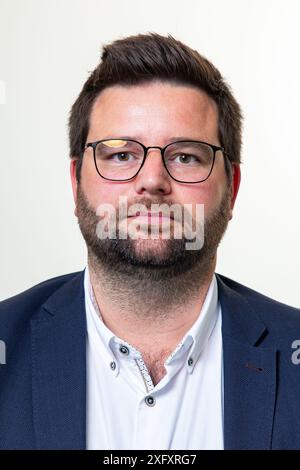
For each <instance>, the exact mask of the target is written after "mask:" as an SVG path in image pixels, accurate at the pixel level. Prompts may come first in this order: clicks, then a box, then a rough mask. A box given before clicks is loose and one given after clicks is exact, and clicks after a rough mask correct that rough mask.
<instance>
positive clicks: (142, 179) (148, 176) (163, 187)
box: [135, 147, 171, 195]
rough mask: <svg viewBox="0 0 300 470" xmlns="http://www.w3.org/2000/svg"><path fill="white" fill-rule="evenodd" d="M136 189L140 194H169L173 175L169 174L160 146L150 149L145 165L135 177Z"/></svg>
mask: <svg viewBox="0 0 300 470" xmlns="http://www.w3.org/2000/svg"><path fill="white" fill-rule="evenodd" d="M135 190H136V192H137V193H138V194H147V193H148V194H152V195H153V194H169V193H170V192H171V177H170V175H169V174H168V172H167V170H166V168H165V166H164V163H163V159H162V155H161V151H160V150H159V149H158V148H155V147H151V148H149V149H148V152H147V155H146V159H145V162H144V165H143V166H142V168H141V169H140V171H139V173H138V175H137V176H136V178H135Z"/></svg>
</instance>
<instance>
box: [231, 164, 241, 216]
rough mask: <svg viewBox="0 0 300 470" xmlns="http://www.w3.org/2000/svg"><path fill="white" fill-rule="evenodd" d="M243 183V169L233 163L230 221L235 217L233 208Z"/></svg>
mask: <svg viewBox="0 0 300 470" xmlns="http://www.w3.org/2000/svg"><path fill="white" fill-rule="evenodd" d="M240 182H241V168H240V165H239V164H237V163H232V182H231V202H230V220H231V219H232V217H233V208H234V204H235V201H236V197H237V195H238V192H239V187H240Z"/></svg>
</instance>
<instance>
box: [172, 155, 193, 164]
mask: <svg viewBox="0 0 300 470" xmlns="http://www.w3.org/2000/svg"><path fill="white" fill-rule="evenodd" d="M172 161H173V162H175V163H182V164H183V165H187V164H188V163H199V158H198V157H195V156H194V155H189V154H187V153H181V154H180V155H174V157H173V158H172Z"/></svg>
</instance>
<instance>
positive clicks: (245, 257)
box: [0, 0, 300, 307]
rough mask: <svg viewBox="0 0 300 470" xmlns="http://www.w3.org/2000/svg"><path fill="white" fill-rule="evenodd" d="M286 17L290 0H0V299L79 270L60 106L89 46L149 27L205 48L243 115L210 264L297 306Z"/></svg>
mask: <svg viewBox="0 0 300 470" xmlns="http://www.w3.org/2000/svg"><path fill="white" fill-rule="evenodd" d="M299 20H300V2H299V1H298V0H284V1H282V0H226V1H223V0H210V1H207V0H205V1H202V0H198V1H196V0H185V1H182V0H151V2H150V1H149V0H131V1H130V0H127V1H121V0H119V1H117V0H110V1H108V0H0V49H1V50H0V53H1V54H0V57H1V60H0V103H2V104H0V119H1V125H0V139H1V140H0V144H1V147H0V149H1V150H0V159H1V162H0V163H1V164H0V215H1V226H0V256H1V258H0V262H1V270H0V271H1V272H0V276H1V277H0V298H2V299H3V298H5V297H8V296H10V295H13V294H15V293H17V292H20V291H21V290H24V289H26V288H28V287H30V286H32V285H33V284H36V283H38V282H40V281H42V280H45V279H47V278H50V277H53V276H57V275H60V274H64V273H68V272H72V271H77V270H81V269H83V268H84V266H85V260H86V250H85V245H84V242H83V240H82V238H81V234H80V232H79V229H78V226H77V219H75V217H74V213H73V211H74V204H73V200H72V194H71V186H70V182H69V169H68V168H69V161H68V140H67V119H68V113H69V109H70V107H71V105H72V103H73V102H74V100H75V99H76V97H77V95H78V94H79V92H80V90H81V87H82V85H83V83H84V82H85V80H86V79H87V77H88V73H89V72H90V71H91V70H93V69H94V67H95V66H96V65H97V63H98V60H99V58H100V52H101V46H102V45H103V44H105V43H106V42H110V41H113V40H114V39H117V38H120V37H124V36H126V35H130V34H136V33H141V32H147V31H154V32H158V33H161V34H167V33H170V34H172V35H173V36H175V37H176V38H178V39H180V40H182V41H184V42H186V43H187V44H188V45H190V46H191V47H193V48H195V49H198V50H199V52H200V53H202V54H204V55H206V56H207V57H208V58H209V59H210V60H211V61H212V62H213V63H214V64H215V65H216V66H217V67H218V68H219V69H220V71H221V73H222V74H223V75H224V76H225V78H226V79H227V80H228V82H229V83H230V85H231V87H232V89H233V91H234V93H235V96H236V98H237V99H238V101H239V102H240V104H241V106H242V109H243V112H244V116H245V122H244V146H243V162H244V163H243V165H242V185H241V189H240V194H239V198H238V201H237V205H236V209H235V214H234V219H233V220H232V222H231V223H230V227H229V230H228V232H227V234H226V236H225V238H224V240H223V243H222V246H221V247H220V250H219V258H218V269H217V270H218V272H220V273H222V274H225V275H226V276H229V277H232V278H234V279H236V280H237V281H239V282H242V283H244V284H246V285H248V286H250V287H253V288H255V289H257V290H259V291H261V292H263V293H265V294H267V295H269V296H271V297H274V298H276V299H278V300H281V301H283V302H285V303H288V304H291V305H294V306H298V307H299V304H300V302H299V300H300V292H299V291H300V281H299V268H300V254H299V238H300V222H299V206H300V185H299V181H300V147H299V130H300V119H299V109H300V89H299V86H300V81H299V73H300V54H299V44H300V27H299V24H300V23H299Z"/></svg>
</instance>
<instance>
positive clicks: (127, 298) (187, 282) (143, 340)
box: [88, 253, 216, 356]
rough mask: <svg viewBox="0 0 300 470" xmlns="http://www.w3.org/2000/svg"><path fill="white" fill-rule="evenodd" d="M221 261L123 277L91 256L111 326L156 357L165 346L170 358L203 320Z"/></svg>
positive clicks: (98, 291)
mask: <svg viewBox="0 0 300 470" xmlns="http://www.w3.org/2000/svg"><path fill="white" fill-rule="evenodd" d="M215 264H216V259H215V258H214V259H213V260H212V261H211V263H210V264H209V265H208V266H206V267H205V268H206V269H203V268H204V266H203V265H202V264H201V266H195V267H194V268H193V269H192V270H190V271H188V272H185V273H182V274H181V275H179V276H176V277H173V278H172V277H171V278H167V277H166V278H165V279H162V278H161V277H160V279H159V281H156V282H155V280H154V279H153V276H151V277H149V276H148V277H147V276H138V275H137V276H136V277H135V276H132V273H131V275H129V276H126V275H124V273H122V276H119V275H118V273H116V272H111V271H109V270H108V269H106V268H105V267H103V266H102V265H101V264H99V263H98V262H97V260H95V258H94V257H93V255H92V254H91V253H89V258H88V266H89V272H90V279H91V284H92V287H93V291H94V296H95V300H96V302H97V305H98V307H99V310H100V312H101V317H102V319H103V321H104V323H105V324H106V326H107V327H108V328H109V329H110V330H111V331H112V332H113V333H114V334H115V335H116V336H118V337H120V338H121V339H123V340H125V341H127V342H128V343H130V344H132V345H133V346H135V347H136V348H137V349H139V350H141V351H144V352H146V353H149V354H151V352H152V351H157V350H158V348H160V350H161V352H162V345H163V349H164V351H165V355H166V356H167V355H168V353H169V352H171V351H172V350H173V349H174V348H175V347H176V345H177V344H178V343H179V341H180V340H181V339H182V337H183V336H184V335H185V333H186V332H187V331H188V330H189V329H190V328H191V326H192V325H193V324H194V323H195V321H196V320H197V318H198V316H199V313H200V311H201V308H202V305H203V303H204V300H205V297H206V294H207V291H208V288H209V285H210V283H211V280H212V277H213V273H214V269H215Z"/></svg>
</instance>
